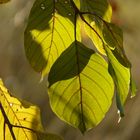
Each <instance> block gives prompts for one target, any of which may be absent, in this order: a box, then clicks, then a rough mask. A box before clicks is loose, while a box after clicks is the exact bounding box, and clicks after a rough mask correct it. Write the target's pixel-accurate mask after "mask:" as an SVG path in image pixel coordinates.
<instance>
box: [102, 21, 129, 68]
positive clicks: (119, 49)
mask: <svg viewBox="0 0 140 140" xmlns="http://www.w3.org/2000/svg"><path fill="white" fill-rule="evenodd" d="M103 37H104V40H105V42H106V44H107V46H109V47H110V48H113V47H114V48H115V50H114V51H113V54H114V55H115V57H116V58H117V60H118V61H119V62H120V63H121V64H122V65H123V66H125V67H131V64H130V62H129V60H128V59H127V57H126V55H125V52H124V49H123V32H122V30H121V29H120V28H119V27H118V26H116V25H115V24H112V23H107V22H104V26H103Z"/></svg>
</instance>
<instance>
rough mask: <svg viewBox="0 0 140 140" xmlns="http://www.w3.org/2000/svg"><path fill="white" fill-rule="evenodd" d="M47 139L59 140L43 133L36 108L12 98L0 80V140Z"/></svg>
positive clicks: (38, 111)
mask: <svg viewBox="0 0 140 140" xmlns="http://www.w3.org/2000/svg"><path fill="white" fill-rule="evenodd" d="M48 137H49V138H50V139H49V140H61V139H60V137H59V136H58V137H57V136H56V135H54V136H53V134H46V133H45V132H44V129H43V127H42V124H41V119H40V110H39V108H38V107H37V106H34V105H32V104H31V103H28V102H26V101H21V100H18V99H17V98H15V97H13V96H12V95H11V93H9V91H8V90H7V89H6V88H5V86H4V85H3V83H2V81H1V80H0V139H1V140H5V139H6V140H48ZM55 138H56V139H55Z"/></svg>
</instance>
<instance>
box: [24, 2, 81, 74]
mask: <svg viewBox="0 0 140 140" xmlns="http://www.w3.org/2000/svg"><path fill="white" fill-rule="evenodd" d="M74 19H75V16H74V9H73V8H72V5H71V3H70V2H69V1H68V0H67V1H66V0H57V1H54V0H45V1H44V0H36V1H35V3H34V5H33V7H32V10H31V13H30V16H29V21H28V25H27V28H26V30H25V51H26V56H27V58H28V60H29V62H30V64H31V66H32V67H33V68H34V69H35V70H36V71H37V72H40V73H42V75H43V76H44V75H45V74H47V73H48V72H49V70H50V68H51V66H52V65H53V63H54V62H55V60H56V59H57V58H58V57H59V56H60V54H61V53H62V52H63V51H64V50H65V49H66V48H67V47H68V46H69V45H70V44H71V43H72V42H73V41H74V27H75V26H76V25H74ZM78 27H79V26H78V22H77V28H76V29H77V39H78V40H80V29H79V28H78Z"/></svg>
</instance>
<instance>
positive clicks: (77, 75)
mask: <svg viewBox="0 0 140 140" xmlns="http://www.w3.org/2000/svg"><path fill="white" fill-rule="evenodd" d="M48 80H49V97H50V102H51V106H52V109H53V111H54V112H55V113H56V114H57V115H58V116H59V117H60V118H61V119H62V120H64V121H66V122H67V123H69V124H70V125H72V126H74V127H76V128H79V129H80V130H81V131H82V132H84V131H86V130H88V129H90V128H92V127H94V126H96V125H97V124H98V123H99V122H100V121H101V120H102V119H103V118H104V115H105V114H106V112H107V111H108V109H109V107H110V105H111V103H112V96H113V93H114V85H113V81H112V78H111V76H110V75H109V73H108V66H107V63H106V61H105V60H104V59H103V58H102V57H101V56H100V55H99V54H97V53H95V52H94V51H93V50H91V49H88V48H86V47H85V46H84V45H83V44H81V43H80V42H77V41H75V42H73V43H72V44H71V46H70V47H69V48H68V49H67V50H66V51H64V52H63V53H62V55H61V56H60V57H59V58H58V59H57V61H56V62H55V63H54V65H53V66H52V68H51V71H50V73H49V77H48Z"/></svg>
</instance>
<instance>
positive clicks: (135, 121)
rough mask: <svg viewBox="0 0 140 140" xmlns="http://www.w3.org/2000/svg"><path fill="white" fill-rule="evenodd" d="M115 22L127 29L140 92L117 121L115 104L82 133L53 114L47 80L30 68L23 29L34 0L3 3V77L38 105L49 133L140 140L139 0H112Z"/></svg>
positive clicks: (71, 138)
mask: <svg viewBox="0 0 140 140" xmlns="http://www.w3.org/2000/svg"><path fill="white" fill-rule="evenodd" d="M110 1H111V3H112V6H113V10H114V14H113V22H115V23H116V24H118V25H119V26H121V28H122V29H123V31H124V46H125V51H126V54H127V56H128V58H129V59H130V61H131V62H132V65H133V68H132V74H133V77H134V79H135V81H136V84H137V88H138V92H137V96H136V97H134V98H133V99H130V98H128V100H127V103H126V105H125V114H126V116H125V117H124V118H123V119H122V121H121V122H120V123H119V124H118V123H117V121H118V114H117V109H116V106H115V103H114V102H113V105H112V107H111V109H110V110H109V112H108V113H107V115H106V117H105V119H104V120H103V121H102V122H101V123H100V124H99V125H98V126H97V127H96V128H94V129H92V130H90V131H89V132H86V133H85V135H84V136H83V135H82V134H81V133H80V131H79V130H77V129H75V128H72V127H70V126H68V125H67V124H65V123H63V122H62V121H61V120H59V119H58V118H57V117H56V116H55V115H54V113H52V111H51V109H50V105H49V100H48V95H47V87H46V79H45V80H44V81H43V82H42V83H39V81H40V78H41V77H40V75H39V74H37V73H36V72H34V70H33V69H32V68H31V67H30V65H29V63H28V61H27V59H26V57H25V53H24V41H23V40H24V36H23V34H24V29H25V27H26V24H27V19H28V15H29V11H30V9H31V7H32V4H33V2H34V0H11V2H10V3H8V4H3V5H0V77H1V78H2V79H3V81H4V82H5V84H6V86H7V87H8V88H9V89H10V91H11V92H12V93H13V94H14V95H15V96H16V97H19V98H21V99H25V100H27V101H30V102H32V103H34V104H37V105H38V106H39V107H40V109H41V116H42V122H43V125H44V127H45V129H46V131H47V132H53V133H57V134H59V135H61V136H63V137H64V139H65V140H140V94H139V88H140V86H139V85H140V70H139V69H140V18H139V14H140V0H127V1H122V0H116V1H115V0H110Z"/></svg>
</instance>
